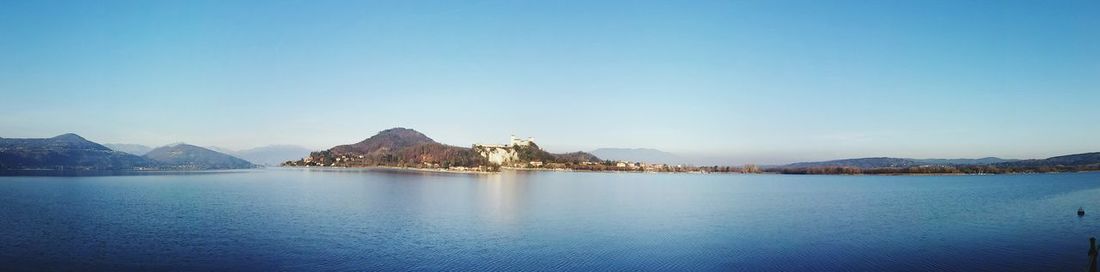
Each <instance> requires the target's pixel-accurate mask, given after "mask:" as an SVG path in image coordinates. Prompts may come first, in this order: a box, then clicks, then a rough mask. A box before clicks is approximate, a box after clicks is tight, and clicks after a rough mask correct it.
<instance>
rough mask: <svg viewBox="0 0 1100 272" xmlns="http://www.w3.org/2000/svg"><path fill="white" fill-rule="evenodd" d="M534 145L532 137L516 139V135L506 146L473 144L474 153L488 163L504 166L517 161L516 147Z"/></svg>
mask: <svg viewBox="0 0 1100 272" xmlns="http://www.w3.org/2000/svg"><path fill="white" fill-rule="evenodd" d="M534 144H535V138H533V137H528V138H527V139H520V138H516V135H512V137H511V141H509V143H508V144H503V145H502V144H474V151H477V152H478V154H481V156H482V157H485V158H486V159H489V162H490V163H494V164H497V165H504V164H507V163H513V162H516V161H518V160H519V153H517V152H516V147H521V146H531V145H534ZM540 164H541V163H540Z"/></svg>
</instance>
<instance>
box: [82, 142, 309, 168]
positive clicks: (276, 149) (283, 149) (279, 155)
mask: <svg viewBox="0 0 1100 272" xmlns="http://www.w3.org/2000/svg"><path fill="white" fill-rule="evenodd" d="M178 144H182V143H175V144H169V145H168V146H173V145H178ZM103 145H104V146H106V147H108V148H110V149H112V150H115V151H122V152H126V153H130V154H134V155H138V156H143V155H145V154H146V153H149V151H151V150H153V148H151V147H148V146H144V145H139V144H103ZM205 148H206V149H210V150H213V151H217V152H219V153H223V154H227V155H231V156H234V157H237V158H241V159H244V160H246V161H249V162H251V163H253V164H257V165H267V166H276V165H279V164H282V163H284V162H286V161H292V160H297V159H301V158H302V157H305V156H308V155H309V153H310V152H311V151H312V150H310V149H308V148H305V147H300V146H296V145H269V146H261V147H257V148H250V149H245V150H232V149H228V148H221V147H216V146H207V147H205Z"/></svg>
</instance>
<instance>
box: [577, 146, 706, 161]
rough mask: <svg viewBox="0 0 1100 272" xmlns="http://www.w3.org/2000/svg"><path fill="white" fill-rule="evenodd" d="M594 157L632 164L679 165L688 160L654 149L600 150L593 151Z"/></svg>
mask: <svg viewBox="0 0 1100 272" xmlns="http://www.w3.org/2000/svg"><path fill="white" fill-rule="evenodd" d="M589 153H592V155H596V156H597V157H600V158H602V159H605V160H612V161H632V162H646V163H666V164H677V163H684V162H685V161H686V160H685V159H684V158H683V157H680V156H679V155H676V154H672V153H668V152H664V151H660V150H657V149H652V148H600V149H596V150H592V151H591V152H589Z"/></svg>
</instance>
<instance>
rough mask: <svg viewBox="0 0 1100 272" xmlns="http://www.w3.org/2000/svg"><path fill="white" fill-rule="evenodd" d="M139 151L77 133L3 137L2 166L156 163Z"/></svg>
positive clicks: (138, 165)
mask: <svg viewBox="0 0 1100 272" xmlns="http://www.w3.org/2000/svg"><path fill="white" fill-rule="evenodd" d="M156 166H157V163H155V162H152V161H150V160H148V159H146V158H143V157H139V156H137V155H133V154H129V153H125V152H120V151H114V150H111V149H110V148H107V147H106V146H103V145H100V144H97V143H94V142H91V141H88V140H85V139H84V138H83V137H80V136H78V135H76V134H72V133H69V134H63V135H58V136H57V137H53V138H41V139H38V138H31V139H10V138H0V169H4V170H23V169H36V170H41V169H51V170H117V169H136V168H148V167H156Z"/></svg>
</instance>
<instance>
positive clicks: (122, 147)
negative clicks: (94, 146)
mask: <svg viewBox="0 0 1100 272" xmlns="http://www.w3.org/2000/svg"><path fill="white" fill-rule="evenodd" d="M103 146H106V147H107V148H110V149H111V150H114V151H122V152H126V153H130V154H134V155H138V156H143V155H145V153H149V151H150V150H153V148H152V147H148V146H144V145H139V144H103Z"/></svg>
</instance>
